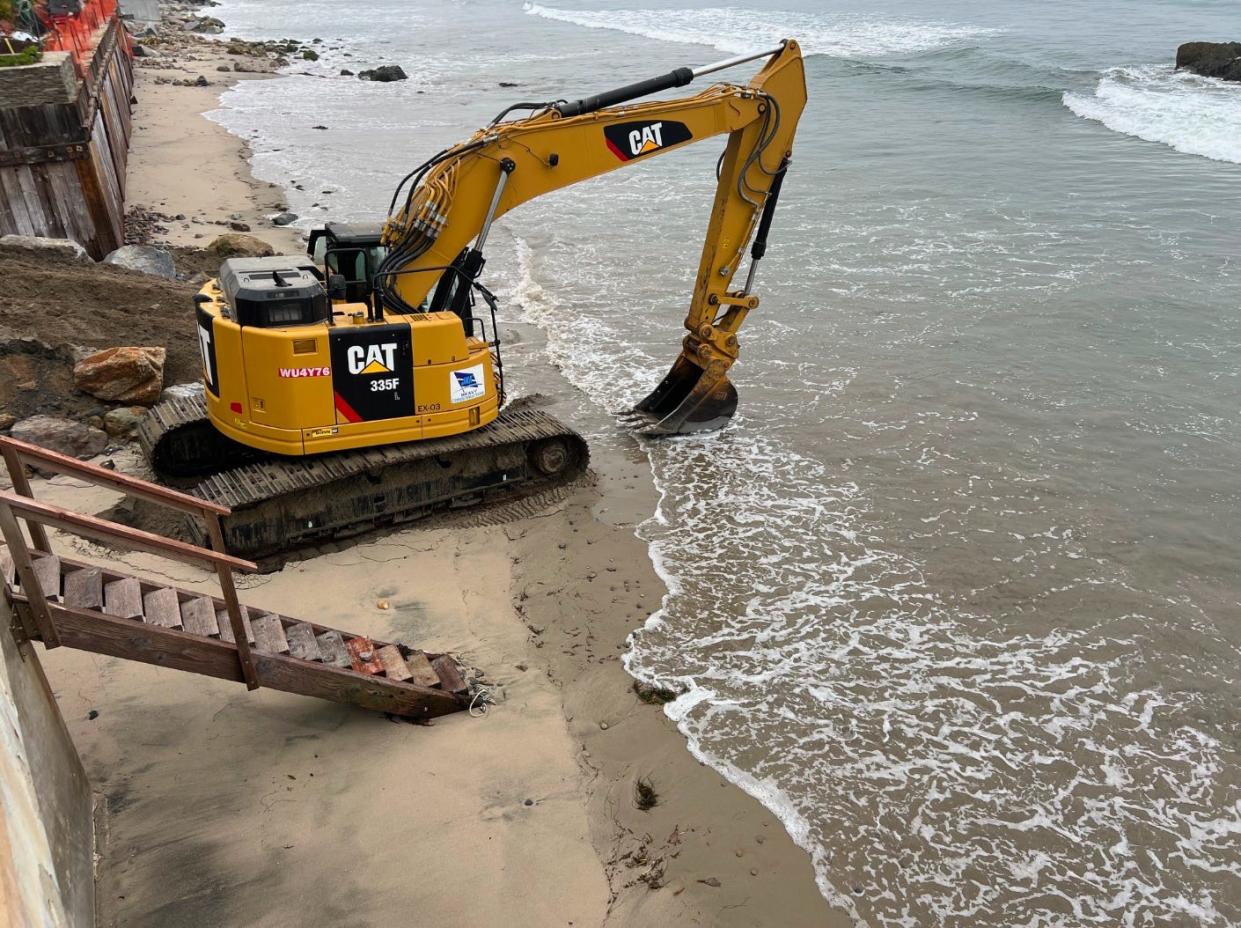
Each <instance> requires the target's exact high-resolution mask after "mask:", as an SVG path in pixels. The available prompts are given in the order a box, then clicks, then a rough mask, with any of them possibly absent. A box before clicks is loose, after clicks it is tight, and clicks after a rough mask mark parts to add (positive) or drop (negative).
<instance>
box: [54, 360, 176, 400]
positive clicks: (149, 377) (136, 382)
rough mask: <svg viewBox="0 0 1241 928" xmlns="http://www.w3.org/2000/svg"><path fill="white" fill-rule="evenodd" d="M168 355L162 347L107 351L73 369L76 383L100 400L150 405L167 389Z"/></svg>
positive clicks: (75, 384)
mask: <svg viewBox="0 0 1241 928" xmlns="http://www.w3.org/2000/svg"><path fill="white" fill-rule="evenodd" d="M167 354H168V352H167V351H166V350H165V349H163V348H106V349H104V350H103V351H100V352H96V353H95V354H92V355H90V356H89V357H86V358H83V359H82V360H81V361H79V362H78V363H77V364H75V365H74V366H73V383H74V386H76V387H77V389H79V390H81V391H82V392H83V393H89V394H90V395H91V396H94V397H98V398H99V399H101V400H108V401H110V402H113V403H130V404H133V405H138V406H151V405H153V404H154V403H157V402H159V394H160V391H161V390H162V389H163V387H164V359H165V357H166V356H167Z"/></svg>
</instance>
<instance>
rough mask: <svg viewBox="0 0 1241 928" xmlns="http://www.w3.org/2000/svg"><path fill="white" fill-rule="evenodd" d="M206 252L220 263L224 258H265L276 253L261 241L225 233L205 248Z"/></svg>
mask: <svg viewBox="0 0 1241 928" xmlns="http://www.w3.org/2000/svg"><path fill="white" fill-rule="evenodd" d="M206 251H207V254H209V255H211V257H213V258H219V259H220V260H221V261H223V260H224V259H225V258H266V257H267V256H268V255H274V254H275V253H276V249H274V248H272V247H271V245H268V244H267V243H266V242H265V241H263V240H262V239H259V238H255V237H254V236H253V235H242V234H241V233H240V232H227V233H225V234H224V235H221V236H219V237H218V238H216V239H214V240H213V241H212V242H211V244H210V245H208V246H207V248H206Z"/></svg>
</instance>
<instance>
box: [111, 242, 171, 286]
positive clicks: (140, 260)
mask: <svg viewBox="0 0 1241 928" xmlns="http://www.w3.org/2000/svg"><path fill="white" fill-rule="evenodd" d="M103 263H104V264H113V265H115V266H117V267H124V268H128V269H129V270H131V271H141V272H142V273H143V274H150V275H151V276H152V277H166V278H167V279H168V280H176V279H177V266H176V264H175V263H174V262H173V260H172V254H171V253H170V252H167V251H165V250H164V249H163V248H156V247H155V246H154V245H122V246H121V247H120V248H118V249H117V250H116V251H114V252H112V253H111V254H110V255H108V256H107V257H106V258H104V259H103Z"/></svg>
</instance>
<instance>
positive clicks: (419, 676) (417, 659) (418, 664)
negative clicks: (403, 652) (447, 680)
mask: <svg viewBox="0 0 1241 928" xmlns="http://www.w3.org/2000/svg"><path fill="white" fill-rule="evenodd" d="M405 663H406V664H407V665H408V666H409V670H410V673H411V674H412V675H413V679H412V680H411V681H410V682H412V683H417V684H418V685H419V686H439V685H440V675H439V674H437V673H436V672H435V670H434V669H433V668H432V667H431V661H430V660H429V659H428V658H427V656H426V655H425V654H423V653H422V652H421V651H415V652H414V653H413V654H411V655H410V656H409V657H407V658H406V659H405Z"/></svg>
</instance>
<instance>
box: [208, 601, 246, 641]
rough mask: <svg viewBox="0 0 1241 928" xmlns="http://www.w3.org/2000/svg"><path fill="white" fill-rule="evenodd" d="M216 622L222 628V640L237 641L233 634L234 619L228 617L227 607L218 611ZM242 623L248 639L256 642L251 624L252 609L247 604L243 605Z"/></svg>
mask: <svg viewBox="0 0 1241 928" xmlns="http://www.w3.org/2000/svg"><path fill="white" fill-rule="evenodd" d="M215 624H216V625H217V626H218V627H219V629H220V640H221V641H227V642H228V643H229V644H236V643H237V638H236V637H235V636H234V635H233V621H232V619H230V618H229V617H228V610H227V609H219V610H217V611H216V614H215ZM241 624H242V625H243V626H244V627H245V629H246V640H247V641H249V642H250V644H254V629H253V628H252V627H251V626H250V610H249V609H247V608H246V607H245V606H242V607H241Z"/></svg>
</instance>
